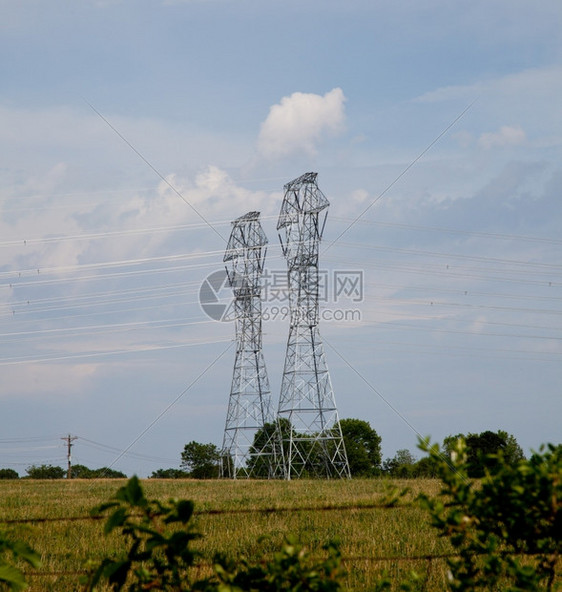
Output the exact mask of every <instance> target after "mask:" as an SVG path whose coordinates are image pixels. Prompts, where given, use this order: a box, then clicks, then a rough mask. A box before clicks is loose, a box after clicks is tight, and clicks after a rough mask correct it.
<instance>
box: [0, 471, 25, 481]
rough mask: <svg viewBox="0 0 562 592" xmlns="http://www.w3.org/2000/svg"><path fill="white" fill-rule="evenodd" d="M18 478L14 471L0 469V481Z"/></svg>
mask: <svg viewBox="0 0 562 592" xmlns="http://www.w3.org/2000/svg"><path fill="white" fill-rule="evenodd" d="M19 478H20V476H19V475H18V474H17V472H16V471H14V469H0V479H19Z"/></svg>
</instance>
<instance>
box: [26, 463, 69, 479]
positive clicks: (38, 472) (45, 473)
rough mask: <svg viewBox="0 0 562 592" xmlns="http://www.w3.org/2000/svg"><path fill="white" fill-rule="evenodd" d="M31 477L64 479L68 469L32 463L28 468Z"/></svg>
mask: <svg viewBox="0 0 562 592" xmlns="http://www.w3.org/2000/svg"><path fill="white" fill-rule="evenodd" d="M26 472H27V475H28V477H29V478H30V479H62V478H63V477H64V476H65V475H66V471H65V470H64V469H61V467H56V466H52V465H39V466H36V465H31V466H30V467H28V468H27V470H26Z"/></svg>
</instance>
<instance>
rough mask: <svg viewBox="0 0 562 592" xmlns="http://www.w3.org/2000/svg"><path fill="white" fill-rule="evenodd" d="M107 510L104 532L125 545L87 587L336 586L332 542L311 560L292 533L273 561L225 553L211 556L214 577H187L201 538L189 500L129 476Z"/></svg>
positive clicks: (328, 591) (319, 591)
mask: <svg viewBox="0 0 562 592" xmlns="http://www.w3.org/2000/svg"><path fill="white" fill-rule="evenodd" d="M93 512H94V513H95V514H96V515H99V514H100V513H105V512H109V515H108V517H107V521H106V523H105V528H104V531H105V533H106V534H109V533H110V532H113V531H114V530H118V531H120V532H121V534H122V535H123V536H124V538H125V539H126V540H127V542H128V550H127V551H126V552H124V553H123V554H122V555H121V556H120V557H118V558H105V559H103V560H102V562H101V563H100V564H99V565H98V566H97V567H95V568H94V569H93V570H92V571H91V572H90V574H89V576H87V577H86V578H84V581H83V584H85V590H86V591H90V592H92V591H94V590H96V586H97V585H98V584H100V583H101V582H102V581H107V583H108V584H109V586H110V588H111V589H112V590H127V591H129V592H141V591H143V590H166V591H176V592H185V591H188V590H199V591H206V592H243V591H244V590H248V591H250V590H260V591H261V590H263V591H265V592H268V591H271V592H273V591H277V590H279V591H281V590H295V591H299V592H337V591H338V590H340V581H339V580H340V578H341V575H342V573H341V568H340V564H341V561H340V554H339V550H338V546H337V544H335V543H329V544H328V545H326V546H325V547H324V549H325V551H326V552H327V558H326V559H323V560H319V561H318V562H315V561H313V560H311V559H310V558H309V556H308V555H307V553H306V551H305V549H304V548H303V547H302V546H301V545H300V544H299V543H298V542H297V541H296V540H295V539H293V538H291V537H289V538H287V541H286V543H285V545H284V546H283V547H282V549H281V551H279V552H278V553H275V555H274V557H273V559H272V560H271V561H268V562H265V561H261V562H259V561H258V562H256V563H252V562H250V561H248V560H246V559H244V558H241V559H239V560H237V561H233V560H230V559H228V558H226V557H225V556H220V555H219V556H217V557H215V560H214V570H215V577H213V578H208V579H201V580H196V581H190V578H189V568H191V567H193V566H194V564H195V558H196V552H195V551H193V550H192V549H191V547H190V544H191V542H192V541H193V540H195V539H197V538H199V537H200V535H199V534H197V533H193V532H191V530H190V528H189V521H190V520H191V517H192V514H193V503H192V502H190V501H186V500H174V499H171V500H169V501H168V502H167V503H165V504H164V503H161V502H159V501H157V500H148V499H147V498H146V497H145V495H144V492H143V489H142V487H141V485H140V483H139V480H138V478H137V477H132V478H131V479H130V480H129V481H128V482H127V484H126V485H125V486H123V487H121V488H120V489H119V490H118V491H117V493H116V494H115V495H114V496H113V498H112V499H111V500H110V501H109V502H108V503H105V504H102V505H100V506H98V507H97V508H95V509H94V511H93Z"/></svg>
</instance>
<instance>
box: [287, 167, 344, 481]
mask: <svg viewBox="0 0 562 592" xmlns="http://www.w3.org/2000/svg"><path fill="white" fill-rule="evenodd" d="M316 176H317V174H316V173H305V174H304V175H302V176H300V177H299V178H298V179H295V180H294V181H291V182H290V183H287V185H285V187H284V189H285V196H284V199H283V203H282V205H281V212H280V214H279V220H278V223H277V230H278V232H279V239H280V241H281V247H282V250H283V255H284V256H285V258H286V259H287V268H288V270H287V272H288V280H289V298H290V311H291V324H290V329H289V339H288V341H287V353H286V357H285V367H284V370H283V378H282V382H281V395H280V398H279V411H278V428H279V433H280V438H281V444H282V445H281V452H282V455H283V470H284V475H285V478H286V479H291V478H293V477H303V476H311V477H327V478H330V477H336V478H338V477H340V478H341V477H350V471H349V463H348V460H347V454H346V451H345V445H344V442H343V437H342V432H341V427H340V424H339V418H338V411H337V408H336V402H335V399H334V392H333V390H332V384H331V381H330V375H329V373H328V367H327V365H326V360H325V357H324V347H323V344H322V339H321V337H320V333H319V331H318V320H319V314H318V312H319V310H318V249H319V244H320V241H321V239H322V233H323V231H324V225H325V223H326V217H327V215H328V212H327V208H328V206H329V205H330V204H329V202H328V200H327V199H326V197H325V196H324V194H323V193H322V192H321V191H320V190H319V189H318V185H317V184H316Z"/></svg>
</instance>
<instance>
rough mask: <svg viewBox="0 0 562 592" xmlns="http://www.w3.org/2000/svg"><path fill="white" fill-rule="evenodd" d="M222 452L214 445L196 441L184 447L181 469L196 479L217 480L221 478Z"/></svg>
mask: <svg viewBox="0 0 562 592" xmlns="http://www.w3.org/2000/svg"><path fill="white" fill-rule="evenodd" d="M219 462H220V451H219V449H218V448H217V447H216V446H215V445H214V444H201V443H200V442H195V441H194V440H193V441H191V442H189V443H188V444H186V445H185V446H184V449H183V452H182V453H181V467H182V468H184V469H187V470H188V471H189V475H190V477H193V478H194V479H216V478H217V477H218V476H219Z"/></svg>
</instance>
